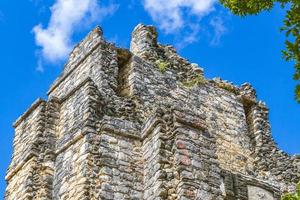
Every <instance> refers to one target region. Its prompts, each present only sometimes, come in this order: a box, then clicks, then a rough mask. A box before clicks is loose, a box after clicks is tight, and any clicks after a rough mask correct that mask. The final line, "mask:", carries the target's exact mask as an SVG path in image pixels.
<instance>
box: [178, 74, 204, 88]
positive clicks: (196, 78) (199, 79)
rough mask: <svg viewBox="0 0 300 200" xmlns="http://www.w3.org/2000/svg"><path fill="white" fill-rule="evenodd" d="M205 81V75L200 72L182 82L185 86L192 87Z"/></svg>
mask: <svg viewBox="0 0 300 200" xmlns="http://www.w3.org/2000/svg"><path fill="white" fill-rule="evenodd" d="M205 83H206V81H205V79H204V77H203V76H201V75H199V74H195V76H194V77H192V78H191V79H190V80H187V81H185V82H183V83H182V84H183V86H184V87H187V88H192V87H194V86H195V85H203V84H205Z"/></svg>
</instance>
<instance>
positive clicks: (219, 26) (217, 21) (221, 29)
mask: <svg viewBox="0 0 300 200" xmlns="http://www.w3.org/2000/svg"><path fill="white" fill-rule="evenodd" d="M210 25H211V26H212V27H213V30H214V37H213V39H212V40H211V42H210V44H211V45H214V46H215V45H218V44H219V43H220V39H221V37H222V36H223V35H224V34H225V33H226V32H227V28H226V27H225V26H224V21H223V19H222V18H221V17H214V18H212V19H211V20H210Z"/></svg>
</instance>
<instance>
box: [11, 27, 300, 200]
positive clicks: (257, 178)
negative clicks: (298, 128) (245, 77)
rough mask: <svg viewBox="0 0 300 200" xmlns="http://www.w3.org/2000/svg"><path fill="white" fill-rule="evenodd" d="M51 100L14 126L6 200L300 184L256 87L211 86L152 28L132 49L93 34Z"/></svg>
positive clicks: (295, 163) (211, 198)
mask: <svg viewBox="0 0 300 200" xmlns="http://www.w3.org/2000/svg"><path fill="white" fill-rule="evenodd" d="M48 95H49V100H48V101H44V100H38V101H36V102H35V103H34V104H33V105H32V106H31V108H30V109H29V110H28V111H27V112H25V113H24V114H23V115H22V116H21V117H20V118H19V119H18V120H17V122H16V123H15V125H14V126H15V129H16V130H15V139H14V154H13V157H12V162H11V165H10V166H9V169H8V171H7V176H6V180H7V183H8V185H7V189H6V196H5V198H6V199H8V200H10V199H147V200H151V199H174V200H175V199H205V200H206V199H207V200H215V199H227V200H233V199H245V200H252V199H259V198H260V199H266V200H269V199H271V200H273V199H279V198H280V195H281V193H282V192H284V191H287V190H293V189H294V186H295V183H296V182H297V181H299V180H300V159H299V157H297V156H293V157H291V156H289V155H287V154H286V153H284V152H282V151H281V150H279V149H278V148H277V147H276V144H275V143H274V141H273V139H272V136H271V130H270V124H269V121H268V109H267V108H266V106H265V105H264V104H263V103H262V102H260V101H258V100H257V99H256V92H255V90H254V89H253V88H252V86H251V85H250V84H248V83H246V84H243V85H241V86H236V85H234V84H232V83H230V82H228V81H224V80H222V79H220V78H216V79H213V80H208V79H206V78H205V77H204V73H203V69H202V68H200V67H199V66H198V65H197V64H193V63H190V62H189V61H188V60H186V59H184V58H182V57H180V56H179V55H178V54H177V53H176V50H175V49H174V48H173V47H171V46H164V45H161V44H159V43H158V42H157V32H156V30H155V28H154V27H152V26H145V25H142V24H140V25H138V26H137V27H136V28H135V29H134V31H133V33H132V41H131V48H130V51H129V50H126V49H121V48H118V47H115V46H114V45H113V44H110V43H108V42H106V41H105V40H104V38H103V34H102V30H101V29H100V28H99V27H97V28H95V29H94V30H93V31H92V32H91V33H90V34H89V35H88V36H87V37H86V38H85V39H84V40H82V41H81V42H80V43H79V44H78V45H77V46H76V47H75V48H74V50H73V51H72V53H71V54H70V58H69V60H68V62H67V64H66V65H65V67H64V70H63V72H62V74H61V76H60V77H58V79H57V80H56V81H55V82H54V83H53V85H52V86H51V87H50V89H49V92H48ZM255 195H256V196H255ZM257 195H258V196H257Z"/></svg>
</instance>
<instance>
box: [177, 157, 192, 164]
mask: <svg viewBox="0 0 300 200" xmlns="http://www.w3.org/2000/svg"><path fill="white" fill-rule="evenodd" d="M180 162H181V163H182V164H184V165H190V164H191V159H190V158H189V157H188V156H182V157H181V159H180Z"/></svg>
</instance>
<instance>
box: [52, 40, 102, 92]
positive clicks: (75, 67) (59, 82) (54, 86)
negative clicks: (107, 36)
mask: <svg viewBox="0 0 300 200" xmlns="http://www.w3.org/2000/svg"><path fill="white" fill-rule="evenodd" d="M101 43H102V41H101V40H99V41H97V43H96V44H95V45H94V46H93V47H92V48H91V50H90V51H89V52H87V53H86V55H85V56H84V57H83V58H81V59H80V60H79V61H78V62H77V63H72V64H74V67H73V68H72V69H71V70H70V71H69V72H67V73H66V74H63V76H61V77H59V78H58V79H57V80H56V81H55V82H54V84H53V85H52V86H51V87H50V89H49V91H48V93H47V94H48V96H50V94H51V93H52V92H53V91H54V90H55V89H56V88H57V87H58V86H59V85H60V84H61V83H62V82H63V81H64V80H65V79H66V78H67V77H69V76H70V75H71V74H72V73H73V72H74V71H75V70H76V69H77V68H78V67H79V66H80V64H81V63H83V61H85V59H87V58H88V57H89V56H90V55H91V54H92V53H93V52H94V51H95V50H96V49H97V48H98V47H99V46H100V45H101Z"/></svg>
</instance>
